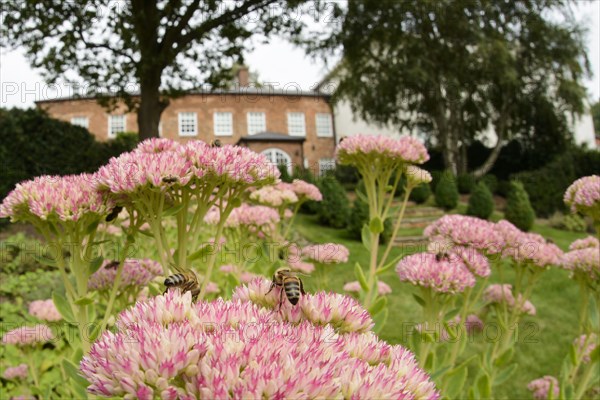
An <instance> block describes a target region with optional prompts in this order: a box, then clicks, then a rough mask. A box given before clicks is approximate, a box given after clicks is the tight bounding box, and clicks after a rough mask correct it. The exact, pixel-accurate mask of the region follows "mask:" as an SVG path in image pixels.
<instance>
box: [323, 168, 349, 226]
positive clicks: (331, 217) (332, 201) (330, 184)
mask: <svg viewBox="0 0 600 400" xmlns="http://www.w3.org/2000/svg"><path fill="white" fill-rule="evenodd" d="M318 186H319V189H320V190H321V193H322V194H323V201H321V202H320V203H317V204H318V206H317V217H318V219H319V222H321V223H323V224H326V225H328V226H331V227H333V228H343V227H345V226H346V223H347V221H348V214H349V213H350V202H349V200H348V196H347V195H346V190H345V189H344V187H343V186H342V185H341V184H340V183H339V182H338V181H337V180H336V179H335V178H334V177H331V176H327V177H325V178H322V179H321V180H319V183H318Z"/></svg>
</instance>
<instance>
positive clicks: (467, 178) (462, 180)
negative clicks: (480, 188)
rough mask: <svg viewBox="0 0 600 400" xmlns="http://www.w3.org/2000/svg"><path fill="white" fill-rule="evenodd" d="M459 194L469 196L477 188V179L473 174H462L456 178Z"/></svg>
mask: <svg viewBox="0 0 600 400" xmlns="http://www.w3.org/2000/svg"><path fill="white" fill-rule="evenodd" d="M456 184H457V186H458V192H459V193H460V194H468V193H471V191H472V190H473V189H474V188H475V184H476V182H475V177H474V176H473V175H472V174H460V175H458V177H457V178H456Z"/></svg>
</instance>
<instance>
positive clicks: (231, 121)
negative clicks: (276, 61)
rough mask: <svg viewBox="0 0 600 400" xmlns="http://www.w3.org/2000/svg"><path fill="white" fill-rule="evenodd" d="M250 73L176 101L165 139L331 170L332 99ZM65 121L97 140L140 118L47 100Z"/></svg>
mask: <svg viewBox="0 0 600 400" xmlns="http://www.w3.org/2000/svg"><path fill="white" fill-rule="evenodd" d="M247 76H248V74H247V70H245V69H241V70H240V72H239V73H238V77H237V82H238V86H237V89H235V90H222V91H214V92H190V93H188V94H186V95H184V96H182V97H178V98H175V99H171V101H170V104H169V105H168V107H167V108H166V109H165V110H164V111H163V113H162V115H161V120H160V125H159V133H160V136H161V137H165V138H170V139H174V140H177V141H179V142H186V141H188V140H193V139H201V140H204V141H206V142H210V141H212V140H214V139H219V140H220V141H221V143H223V144H238V145H241V146H247V147H248V148H250V149H252V150H254V151H256V152H259V153H264V154H265V155H266V156H267V157H268V158H269V159H270V160H271V161H272V162H274V163H277V164H281V163H285V164H287V165H288V170H289V171H292V169H293V167H295V166H300V167H304V168H310V169H311V170H312V172H313V173H315V174H320V173H322V172H323V171H324V170H326V169H329V168H332V165H333V154H334V149H335V143H336V133H335V126H334V122H333V117H332V115H333V112H332V108H331V105H330V102H329V98H330V96H329V95H327V94H323V93H319V92H302V91H297V90H291V91H290V90H287V91H286V90H276V89H273V88H253V87H248V81H247ZM36 105H37V106H38V107H39V108H41V109H44V110H46V111H47V112H48V114H49V115H50V116H51V117H53V118H57V119H60V120H64V121H68V122H70V123H72V124H75V125H80V126H83V127H85V128H87V129H88V130H89V131H90V132H91V133H92V134H93V135H94V136H95V137H96V138H97V139H98V140H101V141H104V140H110V139H112V138H114V137H116V135H117V133H119V132H137V130H138V126H137V116H136V114H135V113H126V108H125V106H124V105H122V104H121V105H119V106H117V107H116V108H115V110H113V111H111V112H110V113H109V112H107V110H106V109H104V108H103V107H102V106H100V105H99V104H98V103H97V102H96V101H95V100H94V99H93V98H65V99H55V100H42V101H38V102H36Z"/></svg>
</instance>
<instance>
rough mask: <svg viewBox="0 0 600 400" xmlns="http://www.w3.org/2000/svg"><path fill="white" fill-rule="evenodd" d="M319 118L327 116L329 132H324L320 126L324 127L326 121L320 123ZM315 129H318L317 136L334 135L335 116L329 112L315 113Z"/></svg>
mask: <svg viewBox="0 0 600 400" xmlns="http://www.w3.org/2000/svg"><path fill="white" fill-rule="evenodd" d="M319 118H327V125H328V128H327V129H328V132H323V131H322V130H320V129H319V127H323V126H324V124H325V122H324V121H322V122H321V124H319ZM315 130H316V131H317V137H333V118H332V117H331V114H328V113H317V114H315Z"/></svg>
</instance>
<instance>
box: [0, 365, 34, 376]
mask: <svg viewBox="0 0 600 400" xmlns="http://www.w3.org/2000/svg"><path fill="white" fill-rule="evenodd" d="M28 369H29V367H28V366H27V364H19V365H17V366H15V367H8V368H6V369H5V370H4V373H3V374H2V376H4V378H5V379H27V377H28V376H29V373H28Z"/></svg>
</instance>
